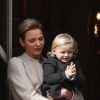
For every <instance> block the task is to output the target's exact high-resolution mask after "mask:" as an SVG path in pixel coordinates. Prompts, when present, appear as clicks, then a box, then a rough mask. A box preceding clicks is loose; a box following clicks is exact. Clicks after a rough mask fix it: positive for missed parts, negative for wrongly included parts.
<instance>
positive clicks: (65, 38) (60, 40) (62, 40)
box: [51, 33, 78, 53]
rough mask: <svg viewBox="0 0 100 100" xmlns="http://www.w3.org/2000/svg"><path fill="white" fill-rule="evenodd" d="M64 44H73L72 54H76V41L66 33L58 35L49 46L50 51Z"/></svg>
mask: <svg viewBox="0 0 100 100" xmlns="http://www.w3.org/2000/svg"><path fill="white" fill-rule="evenodd" d="M64 44H73V46H74V53H77V51H78V50H77V42H76V40H75V39H74V38H73V37H72V36H71V35H69V34H67V33H61V34H58V35H57V36H56V37H55V38H54V40H53V42H52V46H51V51H52V50H53V49H55V48H56V47H58V46H61V45H64Z"/></svg>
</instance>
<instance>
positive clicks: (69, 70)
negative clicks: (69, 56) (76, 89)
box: [67, 62, 76, 78]
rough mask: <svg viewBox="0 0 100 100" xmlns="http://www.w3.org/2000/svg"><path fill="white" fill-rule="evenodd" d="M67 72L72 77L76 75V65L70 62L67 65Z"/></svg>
mask: <svg viewBox="0 0 100 100" xmlns="http://www.w3.org/2000/svg"><path fill="white" fill-rule="evenodd" d="M67 74H68V76H69V77H71V78H74V77H75V76H76V67H75V64H73V63H72V62H71V64H70V65H69V66H67Z"/></svg>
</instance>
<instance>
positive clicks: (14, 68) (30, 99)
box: [8, 57, 48, 100]
mask: <svg viewBox="0 0 100 100" xmlns="http://www.w3.org/2000/svg"><path fill="white" fill-rule="evenodd" d="M33 77H34V76H33ZM8 81H9V87H10V89H11V92H12V95H13V97H14V100H48V99H46V98H44V97H43V96H41V95H40V94H39V93H38V92H37V91H36V90H35V88H34V86H33V85H32V82H31V81H30V79H29V77H28V75H27V73H26V71H25V68H24V65H23V63H22V61H21V59H19V58H17V57H16V58H12V59H11V60H10V61H9V63H8Z"/></svg>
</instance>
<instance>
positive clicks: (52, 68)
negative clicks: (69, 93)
mask: <svg viewBox="0 0 100 100" xmlns="http://www.w3.org/2000/svg"><path fill="white" fill-rule="evenodd" d="M43 71H44V82H46V83H47V84H57V83H61V82H62V81H64V80H65V79H66V75H65V71H61V72H56V71H57V69H56V65H55V63H52V62H50V61H49V60H45V62H44V63H43Z"/></svg>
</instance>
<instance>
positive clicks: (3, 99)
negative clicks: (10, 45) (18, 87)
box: [0, 45, 8, 100]
mask: <svg viewBox="0 0 100 100" xmlns="http://www.w3.org/2000/svg"><path fill="white" fill-rule="evenodd" d="M7 97H8V87H7V57H6V53H5V51H4V50H3V48H2V46H1V45H0V100H7V99H8V98H7Z"/></svg>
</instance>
